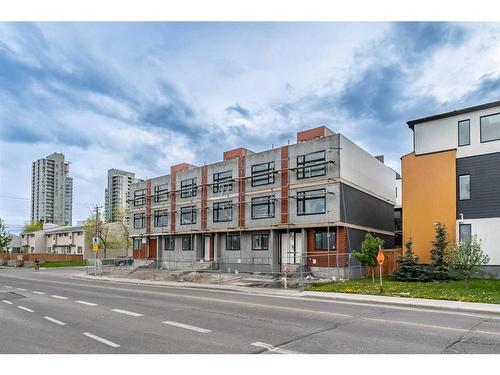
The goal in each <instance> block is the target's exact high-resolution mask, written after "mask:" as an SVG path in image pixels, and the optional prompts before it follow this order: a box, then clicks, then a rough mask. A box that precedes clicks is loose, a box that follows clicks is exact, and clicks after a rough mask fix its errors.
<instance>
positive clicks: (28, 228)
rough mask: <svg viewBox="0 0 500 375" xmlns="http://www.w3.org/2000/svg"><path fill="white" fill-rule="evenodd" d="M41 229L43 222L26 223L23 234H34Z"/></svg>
mask: <svg viewBox="0 0 500 375" xmlns="http://www.w3.org/2000/svg"><path fill="white" fill-rule="evenodd" d="M42 229H43V222H41V221H33V222H32V223H28V224H26V225H25V226H24V227H23V232H24V233H26V232H36V231H37V230H42Z"/></svg>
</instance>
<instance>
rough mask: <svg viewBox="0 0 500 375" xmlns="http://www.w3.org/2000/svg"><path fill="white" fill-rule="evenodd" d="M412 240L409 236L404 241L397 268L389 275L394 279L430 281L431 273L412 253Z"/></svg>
mask: <svg viewBox="0 0 500 375" xmlns="http://www.w3.org/2000/svg"><path fill="white" fill-rule="evenodd" d="M412 244H413V241H412V240H411V238H410V239H409V240H408V241H407V242H406V244H405V248H406V252H405V253H404V254H402V255H400V256H399V259H398V261H397V262H398V264H399V268H398V269H397V270H395V271H394V272H393V273H392V275H391V277H392V278H393V279H394V280H396V281H423V282H427V281H431V275H430V272H429V270H428V269H427V267H426V266H425V265H423V264H419V263H418V257H416V256H414V255H413V250H412Z"/></svg>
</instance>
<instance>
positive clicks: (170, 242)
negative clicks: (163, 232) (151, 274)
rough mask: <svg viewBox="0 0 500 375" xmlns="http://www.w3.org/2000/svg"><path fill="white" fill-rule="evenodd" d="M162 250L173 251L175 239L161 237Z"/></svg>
mask: <svg viewBox="0 0 500 375" xmlns="http://www.w3.org/2000/svg"><path fill="white" fill-rule="evenodd" d="M163 249H164V250H165V251H175V237H163Z"/></svg>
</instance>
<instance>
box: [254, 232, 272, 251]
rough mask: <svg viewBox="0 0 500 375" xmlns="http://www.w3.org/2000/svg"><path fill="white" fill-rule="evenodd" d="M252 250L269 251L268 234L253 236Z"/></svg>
mask: <svg viewBox="0 0 500 375" xmlns="http://www.w3.org/2000/svg"><path fill="white" fill-rule="evenodd" d="M252 250H269V234H253V235H252Z"/></svg>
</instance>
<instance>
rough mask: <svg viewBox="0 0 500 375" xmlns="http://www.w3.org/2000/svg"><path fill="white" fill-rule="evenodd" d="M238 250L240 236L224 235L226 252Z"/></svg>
mask: <svg viewBox="0 0 500 375" xmlns="http://www.w3.org/2000/svg"><path fill="white" fill-rule="evenodd" d="M239 249H240V235H239V234H236V233H228V234H227V235H226V250H228V251H233V250H239Z"/></svg>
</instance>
